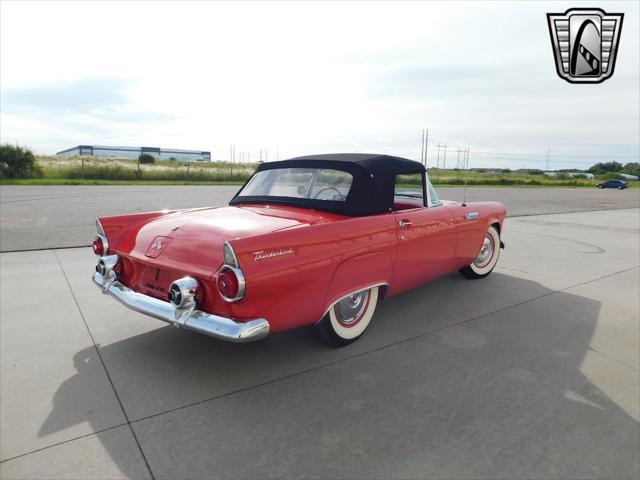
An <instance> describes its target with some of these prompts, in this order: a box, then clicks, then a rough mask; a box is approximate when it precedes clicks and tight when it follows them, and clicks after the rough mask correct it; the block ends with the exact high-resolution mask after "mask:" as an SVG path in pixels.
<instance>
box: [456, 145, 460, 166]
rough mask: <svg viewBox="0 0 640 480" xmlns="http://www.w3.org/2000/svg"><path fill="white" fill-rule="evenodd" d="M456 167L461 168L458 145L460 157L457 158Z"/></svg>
mask: <svg viewBox="0 0 640 480" xmlns="http://www.w3.org/2000/svg"><path fill="white" fill-rule="evenodd" d="M456 169H458V170H459V169H460V147H458V159H457V160H456Z"/></svg>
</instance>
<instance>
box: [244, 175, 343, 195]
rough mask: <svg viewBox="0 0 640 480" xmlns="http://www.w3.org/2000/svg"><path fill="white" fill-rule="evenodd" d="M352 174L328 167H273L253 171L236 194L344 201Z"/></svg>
mask: <svg viewBox="0 0 640 480" xmlns="http://www.w3.org/2000/svg"><path fill="white" fill-rule="evenodd" d="M352 181H353V177H352V176H351V174H350V173H348V172H345V171H342V170H333V169H329V168H275V169H272V170H262V171H261V172H258V173H256V174H255V175H254V176H253V177H251V180H249V182H248V183H247V184H246V185H245V187H244V188H243V189H242V191H241V192H240V193H239V194H238V196H239V197H291V198H307V199H315V200H332V201H338V202H344V201H345V200H346V198H347V195H348V194H349V190H350V189H351V183H352Z"/></svg>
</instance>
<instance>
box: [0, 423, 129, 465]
mask: <svg viewBox="0 0 640 480" xmlns="http://www.w3.org/2000/svg"><path fill="white" fill-rule="evenodd" d="M125 425H127V423H126V422H125V423H121V424H120V425H114V426H113V427H107V428H103V429H102V430H96V431H95V432H90V433H85V434H84V435H80V436H79V437H73V438H69V439H67V440H62V441H61V442H57V443H52V444H51V445H47V446H46V447H40V448H36V449H35V450H31V451H30V452H25V453H21V454H20V455H16V456H15V457H9V458H5V459H4V460H2V461H0V463H5V462H9V461H11V460H16V459H17V458H21V457H26V456H27V455H31V454H32V453H38V452H42V451H43V450H48V449H50V448H53V447H58V446H60V445H64V444H66V443H71V442H75V441H76V440H81V439H83V438H87V437H91V436H93V435H99V434H101V433H104V432H108V431H109V430H115V429H116V428H120V427H124V426H125Z"/></svg>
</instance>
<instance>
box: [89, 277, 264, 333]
mask: <svg viewBox="0 0 640 480" xmlns="http://www.w3.org/2000/svg"><path fill="white" fill-rule="evenodd" d="M93 281H94V283H95V284H96V285H98V286H99V287H100V289H101V290H102V292H103V293H104V294H107V295H111V296H112V297H113V298H115V299H116V300H118V301H119V302H120V303H122V304H123V305H124V306H125V307H128V308H130V309H131V310H134V311H136V312H139V313H144V314H145V315H149V316H151V317H154V318H157V319H158V320H162V321H164V322H167V323H170V324H172V325H174V326H176V327H183V328H186V329H188V330H193V331H196V332H200V333H204V334H205V335H209V336H211V337H215V338H220V339H222V340H228V341H230V342H251V341H253V340H260V339H261V338H264V337H266V336H267V335H268V334H269V322H268V321H267V320H265V319H264V318H256V319H252V320H247V321H243V322H237V321H235V320H232V319H230V318H227V317H221V316H219V315H213V314H211V313H207V312H203V311H200V310H195V309H193V310H189V309H187V310H180V309H177V308H176V307H174V306H173V304H171V303H169V302H164V301H162V300H158V299H157V298H153V297H150V296H148V295H144V294H142V293H138V292H134V291H133V290H131V289H130V288H129V287H127V286H125V285H124V284H122V283H120V282H119V281H117V280H115V281H110V280H107V281H105V278H104V277H103V276H102V275H100V274H99V273H97V272H96V273H94V274H93ZM105 286H106V288H105Z"/></svg>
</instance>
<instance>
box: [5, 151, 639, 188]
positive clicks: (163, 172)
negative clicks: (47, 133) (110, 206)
mask: <svg viewBox="0 0 640 480" xmlns="http://www.w3.org/2000/svg"><path fill="white" fill-rule="evenodd" d="M37 164H38V170H39V172H40V176H38V177H37V178H29V179H19V180H15V179H6V178H0V184H4V185H10V184H14V185H192V184H193V185H241V184H242V183H244V182H245V181H246V179H247V178H249V176H250V175H251V173H252V172H253V171H254V169H255V167H256V164H231V163H229V162H206V163H205V162H190V163H185V162H179V161H156V163H155V164H152V165H140V166H138V163H137V162H136V161H135V160H127V159H113V158H96V157H84V159H83V158H81V157H55V156H38V157H37ZM429 176H430V178H431V181H432V182H433V183H434V184H435V185H438V186H447V185H451V186H460V185H464V184H465V183H466V184H467V185H470V186H492V187H495V186H504V187H514V186H515V187H582V188H590V187H594V186H595V185H596V184H597V183H599V182H601V181H602V179H586V178H571V177H568V176H566V175H563V176H561V177H560V178H554V177H548V176H545V175H541V174H528V173H520V172H506V171H505V172H499V173H489V172H487V173H483V172H475V171H473V172H472V171H464V170H443V169H429ZM628 183H629V186H630V187H632V188H638V187H639V182H637V181H632V182H628Z"/></svg>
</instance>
